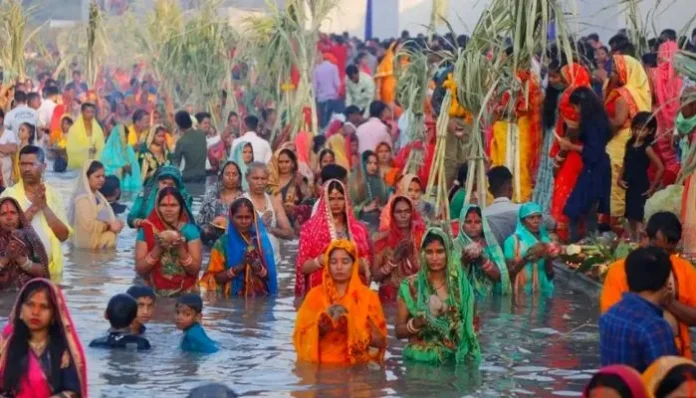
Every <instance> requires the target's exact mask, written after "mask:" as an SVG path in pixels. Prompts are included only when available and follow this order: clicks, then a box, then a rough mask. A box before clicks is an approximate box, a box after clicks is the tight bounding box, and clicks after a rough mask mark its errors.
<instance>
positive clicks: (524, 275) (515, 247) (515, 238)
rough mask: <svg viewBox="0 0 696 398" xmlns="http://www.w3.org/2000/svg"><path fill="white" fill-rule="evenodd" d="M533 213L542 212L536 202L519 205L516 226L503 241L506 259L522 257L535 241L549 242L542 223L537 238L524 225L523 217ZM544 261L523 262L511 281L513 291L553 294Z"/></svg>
mask: <svg viewBox="0 0 696 398" xmlns="http://www.w3.org/2000/svg"><path fill="white" fill-rule="evenodd" d="M535 214H542V211H541V207H540V206H539V205H538V204H536V203H532V202H528V203H525V204H524V205H522V207H520V212H519V214H518V217H517V228H516V229H515V232H514V233H513V234H512V235H510V237H509V238H507V240H506V241H505V248H504V252H505V259H506V260H508V261H512V260H515V259H518V258H521V257H524V256H525V255H526V254H527V250H529V248H531V247H532V246H534V245H535V244H537V243H551V239H550V238H549V234H548V232H547V231H546V227H544V224H543V223H542V224H541V227H540V229H539V237H538V238H537V237H536V236H534V234H532V233H531V232H530V231H529V230H528V229H527V227H525V225H524V222H523V221H524V219H525V218H527V217H529V216H532V215H535ZM546 261H547V260H546V259H543V258H542V259H539V260H537V261H534V262H531V261H530V262H528V263H527V264H525V266H524V267H523V268H522V269H521V270H520V272H519V273H518V274H517V275H515V279H514V280H513V281H512V286H513V290H514V292H515V293H518V292H520V291H522V290H523V291H524V293H526V294H533V293H536V292H540V293H541V294H543V295H551V294H553V290H554V287H553V280H552V279H551V278H549V276H548V275H547V274H546Z"/></svg>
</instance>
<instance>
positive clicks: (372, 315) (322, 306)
mask: <svg viewBox="0 0 696 398" xmlns="http://www.w3.org/2000/svg"><path fill="white" fill-rule="evenodd" d="M336 249H343V250H345V251H346V252H347V253H348V254H349V255H350V256H351V257H352V258H353V268H352V275H351V278H350V282H349V283H348V288H347V290H346V294H345V295H343V297H338V292H337V291H336V287H335V286H334V283H333V278H332V277H331V274H330V272H329V264H328V261H327V263H326V264H325V265H324V267H323V269H324V270H323V274H324V277H323V280H322V284H321V285H319V286H317V287H315V288H313V289H312V290H311V291H310V292H309V294H307V297H306V298H305V300H304V302H303V303H302V306H301V307H300V309H299V311H298V312H297V321H296V322H295V332H294V333H293V344H294V345H295V350H296V351H297V358H298V359H299V360H301V361H309V362H314V363H331V364H342V365H355V364H359V363H367V362H372V361H375V362H379V363H381V362H382V361H383V360H384V352H385V350H384V349H376V348H372V347H370V343H371V340H372V337H371V329H372V328H376V329H377V330H378V331H379V333H380V334H381V335H382V336H386V335H387V324H386V321H385V319H384V313H383V311H382V304H381V303H380V302H379V298H378V297H377V294H376V293H375V292H373V291H372V290H371V289H370V288H369V287H367V286H365V285H364V284H363V283H362V282H361V280H360V276H359V275H358V270H359V269H360V266H359V264H358V250H357V248H356V247H355V244H353V243H352V242H351V241H349V240H345V239H339V240H334V241H332V242H331V244H330V245H329V248H328V249H327V250H326V258H327V259H328V258H329V256H330V254H331V253H332V252H333V251H334V250H336ZM332 305H342V306H343V307H345V308H346V310H347V314H346V315H344V316H346V318H347V321H348V322H347V323H348V327H347V331H346V332H340V331H337V330H335V329H333V330H331V331H330V332H328V333H327V334H326V335H324V336H320V335H319V326H318V325H319V319H320V317H321V316H323V314H325V313H326V310H327V309H328V308H329V307H331V306H332Z"/></svg>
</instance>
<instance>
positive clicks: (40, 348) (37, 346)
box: [29, 339, 48, 356]
mask: <svg viewBox="0 0 696 398" xmlns="http://www.w3.org/2000/svg"><path fill="white" fill-rule="evenodd" d="M47 344H48V339H45V340H44V341H40V342H33V341H30V342H29V347H31V350H32V351H34V354H36V355H37V356H41V354H43V352H44V351H45V350H46V345H47Z"/></svg>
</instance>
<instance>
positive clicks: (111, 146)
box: [100, 124, 143, 193]
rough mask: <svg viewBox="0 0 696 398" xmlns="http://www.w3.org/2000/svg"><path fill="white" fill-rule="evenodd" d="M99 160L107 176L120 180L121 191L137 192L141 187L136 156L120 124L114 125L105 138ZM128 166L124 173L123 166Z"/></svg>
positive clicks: (124, 129)
mask: <svg viewBox="0 0 696 398" xmlns="http://www.w3.org/2000/svg"><path fill="white" fill-rule="evenodd" d="M100 160H101V162H102V163H103V164H104V169H105V174H106V175H107V176H116V177H118V179H119V180H120V181H121V191H122V192H124V193H137V192H140V190H141V189H142V187H143V184H142V180H141V176H140V164H139V163H138V157H137V156H135V152H134V151H133V148H131V146H130V145H128V133H127V131H126V128H125V127H124V126H123V125H122V124H119V125H116V127H114V128H113V129H112V130H111V134H109V139H107V140H106V145H104V149H103V150H102V153H101V159H100ZM126 166H130V172H129V173H124V171H123V168H124V167H126Z"/></svg>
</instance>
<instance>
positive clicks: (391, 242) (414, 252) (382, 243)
mask: <svg viewBox="0 0 696 398" xmlns="http://www.w3.org/2000/svg"><path fill="white" fill-rule="evenodd" d="M396 198H403V199H406V200H407V201H408V202H409V203H410V204H411V210H412V211H411V228H410V233H409V234H408V236H406V235H405V234H404V233H403V232H402V231H401V229H399V228H398V227H397V225H396V221H394V203H395V200H396ZM385 210H386V211H387V216H388V217H389V223H388V228H389V229H388V232H387V235H386V236H385V237H383V238H382V239H379V240H377V241H376V242H375V263H376V265H377V266H379V267H384V266H387V267H389V265H388V262H389V259H390V258H391V255H392V253H393V249H394V248H395V247H396V246H397V245H398V244H400V243H401V242H403V241H408V242H409V243H410V246H409V252H408V255H407V256H406V258H405V259H403V260H402V261H400V262H399V263H397V264H395V265H396V267H395V268H393V269H392V271H391V273H389V275H388V276H387V277H386V278H384V280H382V283H381V284H380V286H379V298H380V300H382V301H383V302H394V301H396V297H397V296H398V290H399V285H401V281H403V280H404V279H406V278H408V277H409V276H411V275H413V274H415V273H416V272H418V270H419V269H420V265H419V260H420V258H419V255H418V250H419V249H420V244H421V241H422V240H423V234H424V233H425V223H424V222H423V220H422V219H421V216H420V214H419V213H418V211H416V209H415V207H414V205H413V203H412V202H411V199H409V198H408V197H406V196H403V195H397V196H395V197H394V198H393V199H392V200H391V201H390V202H389V205H388V206H387V208H386V209H385Z"/></svg>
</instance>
